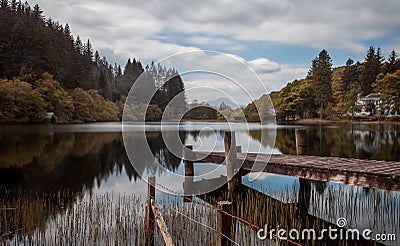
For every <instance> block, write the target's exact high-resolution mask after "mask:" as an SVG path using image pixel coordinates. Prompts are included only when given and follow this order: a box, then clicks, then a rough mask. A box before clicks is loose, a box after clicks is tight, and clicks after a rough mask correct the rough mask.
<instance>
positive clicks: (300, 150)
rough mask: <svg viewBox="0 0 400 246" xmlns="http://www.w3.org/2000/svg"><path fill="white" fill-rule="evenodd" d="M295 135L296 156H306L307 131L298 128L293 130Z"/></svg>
mask: <svg viewBox="0 0 400 246" xmlns="http://www.w3.org/2000/svg"><path fill="white" fill-rule="evenodd" d="M295 135H296V151H297V155H305V154H307V147H308V144H307V129H306V128H299V129H295Z"/></svg>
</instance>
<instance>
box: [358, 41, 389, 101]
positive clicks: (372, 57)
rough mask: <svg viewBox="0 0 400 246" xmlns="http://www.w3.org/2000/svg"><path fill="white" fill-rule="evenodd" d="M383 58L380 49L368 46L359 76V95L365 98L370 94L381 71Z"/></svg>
mask: <svg viewBox="0 0 400 246" xmlns="http://www.w3.org/2000/svg"><path fill="white" fill-rule="evenodd" d="M382 61H383V56H382V53H381V50H380V48H378V49H377V51H375V48H374V47H372V46H370V47H369V50H368V52H367V55H366V56H365V59H364V66H363V68H364V69H363V70H362V73H361V76H360V86H361V87H360V95H361V96H366V95H368V94H370V93H371V92H372V85H373V84H374V83H375V80H376V77H377V76H378V74H379V73H380V71H381V64H382Z"/></svg>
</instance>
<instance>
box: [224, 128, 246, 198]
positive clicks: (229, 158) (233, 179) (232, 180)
mask: <svg viewBox="0 0 400 246" xmlns="http://www.w3.org/2000/svg"><path fill="white" fill-rule="evenodd" d="M224 145H225V163H226V173H227V177H228V190H229V191H234V190H236V189H237V188H239V187H240V186H241V184H242V176H241V172H240V164H239V161H238V159H237V152H236V137H235V132H230V131H226V132H225V136H224Z"/></svg>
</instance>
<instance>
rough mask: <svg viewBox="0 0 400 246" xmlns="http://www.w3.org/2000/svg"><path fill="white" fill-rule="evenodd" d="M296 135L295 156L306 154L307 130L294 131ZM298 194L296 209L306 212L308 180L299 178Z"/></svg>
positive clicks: (309, 195)
mask: <svg viewBox="0 0 400 246" xmlns="http://www.w3.org/2000/svg"><path fill="white" fill-rule="evenodd" d="M295 135H296V152H297V155H305V154H307V148H308V142H307V129H306V128H300V129H296V130H295ZM299 185H300V188H299V194H298V207H299V211H300V212H303V213H307V212H308V208H309V206H310V197H311V181H310V180H308V179H303V178H299Z"/></svg>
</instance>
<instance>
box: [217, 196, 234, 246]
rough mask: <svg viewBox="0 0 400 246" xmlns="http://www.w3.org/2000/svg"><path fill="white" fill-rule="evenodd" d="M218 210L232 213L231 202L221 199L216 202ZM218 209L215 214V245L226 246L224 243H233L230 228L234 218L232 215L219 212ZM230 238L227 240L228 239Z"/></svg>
mask: <svg viewBox="0 0 400 246" xmlns="http://www.w3.org/2000/svg"><path fill="white" fill-rule="evenodd" d="M217 208H218V210H220V211H224V212H227V213H229V214H232V203H231V202H228V201H221V202H218V205H217ZM220 211H218V215H217V230H218V232H220V233H218V234H217V246H226V245H233V244H232V241H231V240H233V241H234V238H233V237H232V236H233V235H234V233H232V232H233V230H232V225H233V224H232V223H234V220H233V219H232V217H230V216H228V215H226V214H224V213H221V212H220ZM228 238H229V239H231V240H229V239H228Z"/></svg>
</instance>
